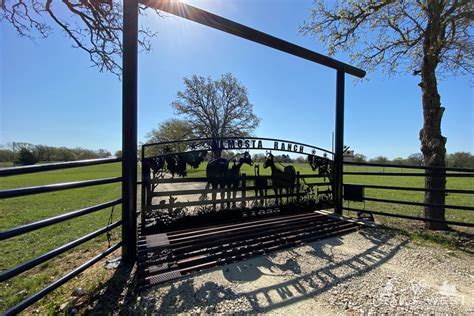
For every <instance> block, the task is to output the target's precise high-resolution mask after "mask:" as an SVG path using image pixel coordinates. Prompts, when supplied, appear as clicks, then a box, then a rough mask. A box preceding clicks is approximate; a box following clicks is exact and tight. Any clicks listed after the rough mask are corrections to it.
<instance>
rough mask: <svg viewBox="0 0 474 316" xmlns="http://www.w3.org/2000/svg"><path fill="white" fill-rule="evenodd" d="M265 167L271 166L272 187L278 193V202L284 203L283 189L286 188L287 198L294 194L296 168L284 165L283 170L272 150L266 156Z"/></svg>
mask: <svg viewBox="0 0 474 316" xmlns="http://www.w3.org/2000/svg"><path fill="white" fill-rule="evenodd" d="M263 167H264V168H268V167H270V169H271V171H272V187H273V191H275V195H276V203H277V204H278V203H279V202H280V203H283V199H282V194H283V189H285V190H286V194H287V198H286V200H287V201H288V200H289V197H290V195H293V192H294V190H295V185H296V170H295V167H293V166H282V167H283V170H282V169H281V168H279V167H277V166H276V165H275V157H274V156H273V154H272V153H271V152H267V154H266V156H265V163H264V164H263Z"/></svg>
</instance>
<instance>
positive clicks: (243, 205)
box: [242, 173, 247, 208]
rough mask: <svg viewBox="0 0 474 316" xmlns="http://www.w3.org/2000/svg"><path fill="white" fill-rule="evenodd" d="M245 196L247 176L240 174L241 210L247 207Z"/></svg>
mask: <svg viewBox="0 0 474 316" xmlns="http://www.w3.org/2000/svg"><path fill="white" fill-rule="evenodd" d="M246 196H247V174H245V173H242V208H244V207H245V206H246V205H247V201H245V198H246Z"/></svg>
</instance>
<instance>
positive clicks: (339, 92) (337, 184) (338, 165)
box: [333, 69, 345, 214]
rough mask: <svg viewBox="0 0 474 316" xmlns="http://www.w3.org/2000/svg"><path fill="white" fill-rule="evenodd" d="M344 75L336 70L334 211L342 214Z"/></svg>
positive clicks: (341, 71)
mask: <svg viewBox="0 0 474 316" xmlns="http://www.w3.org/2000/svg"><path fill="white" fill-rule="evenodd" d="M344 76H345V73H344V71H343V70H341V69H339V70H338V71H337V79H336V137H335V138H336V139H335V143H336V148H335V150H334V153H335V155H334V183H333V197H334V211H335V212H336V213H337V214H342V183H343V182H342V172H343V168H344V161H343V160H344Z"/></svg>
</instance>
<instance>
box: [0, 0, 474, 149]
mask: <svg viewBox="0 0 474 316" xmlns="http://www.w3.org/2000/svg"><path fill="white" fill-rule="evenodd" d="M187 2H189V3H192V4H194V5H196V6H199V7H201V8H203V9H206V10H209V11H211V12H214V13H217V14H220V15H223V16H224V17H227V18H230V19H233V20H236V21H238V22H240V23H243V24H246V25H248V26H251V27H254V28H256V29H258V30H261V31H264V32H267V33H269V34H272V35H275V36H278V37H281V38H283V39H286V40H289V41H292V42H294V43H296V44H299V45H302V46H304V47H307V48H310V49H313V50H315V51H318V52H322V53H324V52H325V49H324V47H322V46H321V45H320V44H319V43H318V42H316V41H314V40H313V39H311V38H309V37H304V36H303V35H302V34H299V33H298V26H300V25H301V24H302V22H303V21H304V20H305V19H307V18H308V16H309V8H310V7H311V4H312V1H294V0H293V1H290V0H279V1H270V0H258V1H255V0H254V1H251V0H226V1H223V0H221V1H218V0H200V1H198V0H194V1H191V0H189V1H187ZM141 22H142V23H145V24H147V25H149V26H150V27H152V28H154V29H156V30H157V31H158V32H159V34H158V37H156V38H155V39H153V42H152V45H153V51H152V52H150V53H147V54H141V55H140V59H139V132H138V134H139V141H143V140H144V139H145V135H146V134H147V132H149V131H150V130H151V129H152V128H154V127H156V126H158V124H159V123H160V122H161V121H163V120H166V119H168V118H171V117H173V116H174V113H173V111H172V109H171V107H170V103H171V102H172V101H173V100H174V97H175V95H176V92H177V91H178V90H180V89H182V88H183V83H182V78H183V77H185V76H190V75H192V74H198V75H203V76H211V77H214V78H217V77H218V76H220V75H221V74H222V73H225V72H232V73H233V74H234V75H235V76H236V77H237V78H238V79H239V80H240V81H241V82H242V83H243V84H244V85H245V86H246V87H247V88H248V91H249V98H250V101H251V102H252V103H253V104H254V110H255V112H256V114H257V115H258V116H260V117H261V118H262V122H261V125H260V127H259V128H258V129H257V130H256V132H255V134H256V135H258V136H261V137H275V138H283V139H289V140H295V141H301V142H307V143H311V144H314V145H316V146H320V147H324V148H328V149H330V148H331V135H332V131H333V130H334V116H335V113H334V107H335V72H334V71H333V70H331V69H328V68H325V67H323V66H320V65H316V64H313V63H311V62H308V61H306V60H300V59H298V58H296V57H293V56H290V55H287V54H285V53H281V52H278V51H276V50H272V49H270V48H267V47H263V46H259V45H258V44H255V43H251V42H248V41H245V40H242V39H239V38H236V37H233V36H231V35H228V34H224V33H222V32H219V31H216V30H212V29H209V28H206V27H204V26H201V25H198V24H196V23H192V22H188V21H185V20H183V19H180V18H177V17H171V16H166V17H165V18H159V17H157V16H156V15H154V14H149V16H147V17H145V18H142V19H141ZM337 58H339V59H340V60H343V61H347V56H345V55H338V56H337ZM367 78H368V80H364V81H355V80H353V79H352V78H351V77H348V78H347V80H346V115H345V117H346V120H345V143H346V144H347V145H349V146H351V148H352V149H354V150H355V151H356V152H358V153H363V154H365V155H367V156H369V157H374V156H377V155H385V156H388V157H389V158H394V157H397V156H407V155H409V154H411V153H416V152H418V151H419V140H418V133H419V130H420V128H421V126H422V111H421V94H420V88H419V87H418V85H417V83H418V81H419V78H418V77H413V76H411V75H408V74H407V75H406V76H398V77H394V78H388V77H386V76H385V75H384V74H383V73H381V72H373V73H369V74H368V75H367ZM439 90H440V94H441V100H442V103H443V105H444V106H445V107H446V112H445V116H444V120H443V126H442V128H443V134H444V135H445V136H446V137H447V138H448V142H447V150H448V152H455V151H470V152H474V129H473V125H474V124H473V123H474V110H473V108H474V106H473V105H474V94H473V88H472V87H471V86H470V85H469V78H468V77H450V78H446V79H444V80H443V81H441V82H440V86H439ZM12 141H22V142H30V143H34V144H48V145H54V146H67V147H77V146H80V147H86V148H91V149H98V148H106V149H108V150H110V151H112V152H113V151H115V150H117V149H119V148H120V146H121V83H120V81H119V80H118V79H117V77H115V76H114V75H112V74H108V73H99V72H98V70H97V69H96V68H93V67H91V64H90V63H89V61H88V56H87V55H86V54H85V53H83V52H82V51H79V50H77V49H74V48H72V47H71V41H70V40H69V39H67V38H66V37H65V36H64V35H63V34H62V33H61V32H59V31H58V30H56V31H55V32H54V33H53V34H52V35H51V36H50V37H49V38H48V39H46V40H42V39H38V40H36V41H35V42H32V41H30V40H28V39H24V38H18V36H17V35H16V33H15V31H14V30H13V29H12V27H11V26H10V25H7V24H5V23H2V24H0V144H5V143H8V142H12Z"/></svg>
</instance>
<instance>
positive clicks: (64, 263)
mask: <svg viewBox="0 0 474 316" xmlns="http://www.w3.org/2000/svg"><path fill="white" fill-rule="evenodd" d="M260 165H261V167H260V175H270V169H264V168H263V166H262V164H260ZM295 167H296V169H297V171H300V173H301V174H308V173H312V170H311V168H310V167H309V166H308V165H305V164H296V165H295ZM346 171H385V172H410V173H413V172H416V171H414V170H409V169H398V168H386V169H385V170H383V168H373V167H370V168H369V167H349V168H346ZM120 172H121V170H120V164H118V163H116V164H110V165H99V166H92V167H81V168H73V169H66V170H58V171H50V172H42V173H36V174H29V175H20V176H12V177H5V178H1V180H0V190H5V189H12V188H20V187H30V186H37V185H44V184H53V183H61V182H70V181H79V180H91V179H98V178H108V177H116V176H120ZM241 172H242V173H246V174H247V175H249V176H250V175H254V168H253V167H251V166H248V165H244V166H243V167H242V169H241ZM188 176H189V177H202V176H205V164H203V165H202V166H201V167H200V168H198V169H194V170H190V171H189V174H188ZM313 181H316V180H313ZM447 181H448V182H447V187H448V188H453V189H474V179H473V178H448V180H447ZM344 182H345V183H359V184H374V185H392V186H407V187H423V184H424V178H423V177H413V176H407V177H395V176H390V175H384V176H358V175H347V176H345V178H344ZM120 193H121V189H120V184H119V183H116V184H107V185H101V186H95V187H90V188H80V189H73V190H66V191H58V192H52V193H46V194H39V195H30V196H25V197H19V198H11V199H4V200H0V229H1V230H2V231H3V230H7V229H9V228H13V227H16V226H19V225H24V224H27V223H31V222H34V221H38V220H40V219H45V218H48V217H51V216H56V215H59V214H63V213H66V212H70V211H72V210H76V209H80V208H84V207H87V206H92V205H96V204H99V203H104V202H107V201H111V200H114V199H117V198H120ZM366 196H369V197H375V198H384V199H397V200H404V201H417V202H423V192H411V191H395V190H376V189H367V190H366ZM446 203H447V204H453V205H468V206H474V196H473V195H467V194H450V195H449V196H448V197H447V200H446ZM345 205H348V203H347V202H346V203H345ZM350 206H351V207H356V208H364V207H365V208H366V209H373V210H378V211H385V212H393V213H400V214H410V215H416V216H421V215H422V207H417V206H406V205H396V204H384V203H378V202H367V203H365V204H364V203H351V204H350ZM111 211H112V209H111V208H109V209H104V210H101V211H98V212H95V213H92V214H89V215H86V216H83V217H79V218H75V219H72V220H69V221H66V222H63V223H60V224H57V225H53V226H50V227H47V228H43V229H40V230H37V231H34V232H31V233H27V234H24V235H21V236H18V237H15V238H13V239H9V240H7V241H2V242H1V253H2V256H1V257H0V269H1V270H6V269H9V268H11V267H13V266H15V265H17V264H19V263H22V262H24V261H27V260H29V259H32V258H34V257H36V256H39V255H41V254H43V253H45V252H47V251H50V250H52V249H54V248H57V247H58V246H61V245H63V244H65V243H67V242H70V241H72V240H74V239H77V238H78V237H81V236H83V235H85V234H88V233H90V232H92V231H95V230H97V229H99V228H102V227H104V226H106V225H107V223H108V221H109V218H110V216H111ZM120 213H121V210H120V206H116V207H115V209H114V210H113V214H112V217H113V219H114V221H116V220H118V219H119V218H120ZM446 214H447V219H448V220H455V221H466V222H474V212H472V211H460V210H447V213H446ZM376 219H377V221H379V222H385V223H398V222H400V223H401V222H403V220H399V219H394V218H387V217H381V216H376ZM119 237H120V232H119V230H118V229H117V230H115V231H114V233H113V236H112V239H113V241H112V243H113V242H114V241H117V240H118V239H119ZM106 247H107V238H106V236H102V237H99V238H96V239H94V240H92V241H90V242H88V243H86V244H83V245H82V246H80V247H78V248H76V249H75V250H72V251H69V252H68V253H66V254H64V255H62V256H60V257H58V258H55V259H53V260H50V261H48V262H47V263H45V264H43V265H41V266H39V267H37V268H35V269H33V270H31V271H28V272H25V273H23V274H22V275H20V276H18V277H15V278H13V279H10V280H8V281H6V282H3V283H2V284H1V286H0V311H3V310H5V309H6V308H8V307H9V306H12V305H13V304H15V303H18V302H19V301H20V300H21V299H23V298H24V297H27V296H29V295H31V294H33V293H34V292H36V291H37V290H39V289H41V288H42V287H44V286H45V285H47V284H49V283H51V282H52V281H54V280H55V279H57V278H58V277H60V276H62V275H63V274H64V273H66V272H67V271H69V270H71V269H73V268H74V267H76V266H79V265H80V264H81V263H83V262H85V261H86V260H87V259H88V258H91V257H92V256H93V255H94V254H97V253H98V252H100V250H102V249H105V248H106Z"/></svg>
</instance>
